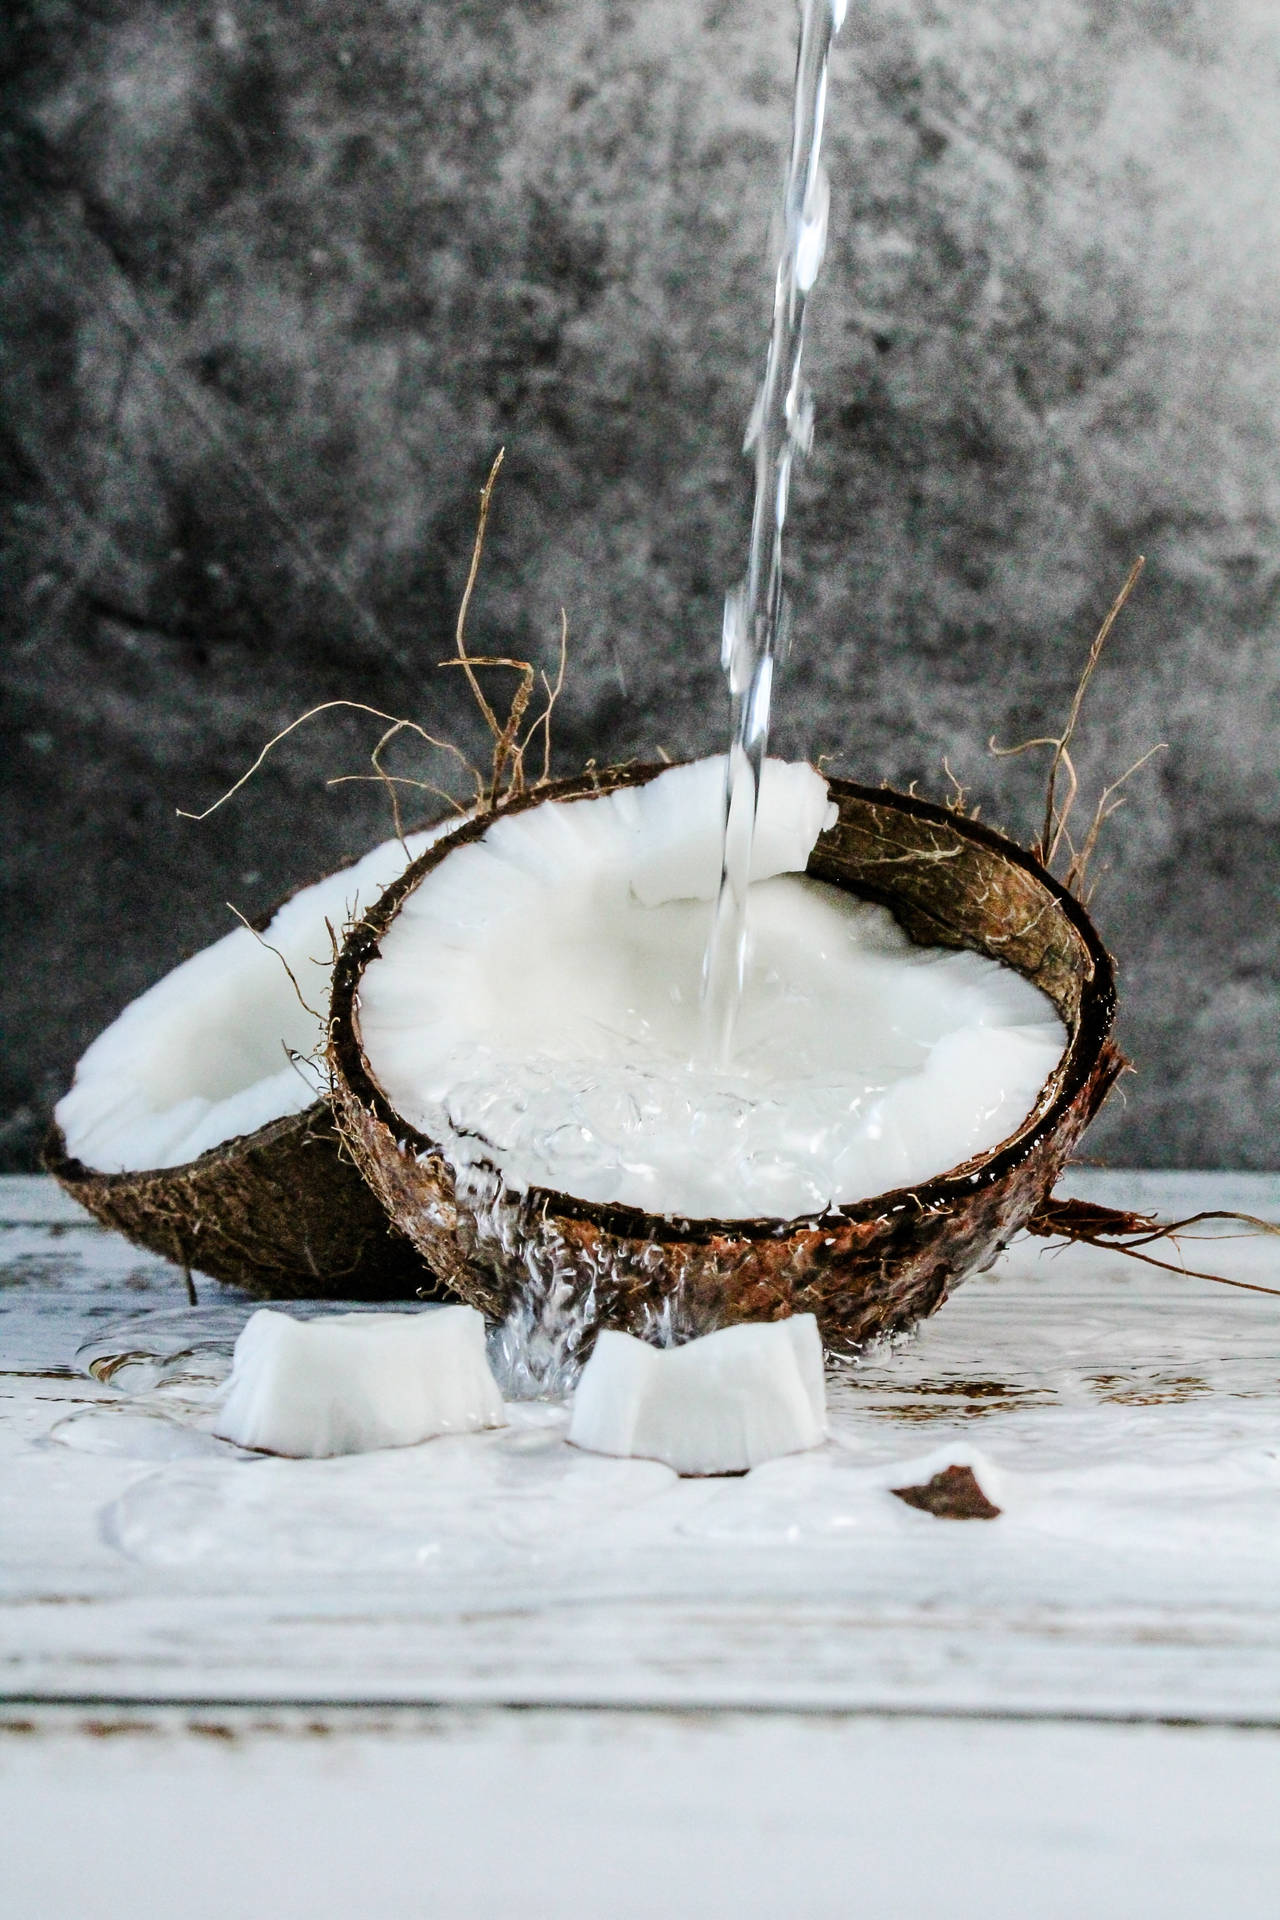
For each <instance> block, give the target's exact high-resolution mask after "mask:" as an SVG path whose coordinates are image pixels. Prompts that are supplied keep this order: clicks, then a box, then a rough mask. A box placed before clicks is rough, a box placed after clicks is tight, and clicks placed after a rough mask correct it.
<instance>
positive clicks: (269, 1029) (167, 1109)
mask: <svg viewBox="0 0 1280 1920" xmlns="http://www.w3.org/2000/svg"><path fill="white" fill-rule="evenodd" d="M455 824H456V822H455V821H453V820H445V821H442V822H441V823H440V824H439V825H438V826H435V827H430V828H427V829H426V830H425V831H423V832H420V833H413V834H409V835H408V836H407V837H406V839H405V840H404V841H403V842H401V841H400V840H388V841H386V842H384V843H383V845H381V846H378V847H375V848H374V849H373V851H372V852H371V853H368V854H366V855H365V856H364V858H363V859H362V860H359V861H357V862H356V863H355V864H354V865H353V866H350V867H344V868H343V869H342V870H341V871H340V872H338V873H334V874H330V875H329V877H328V878H327V879H325V880H321V881H319V882H318V883H317V884H316V885H315V886H310V887H304V888H302V889H301V891H299V892H298V893H295V894H294V895H293V897H292V899H290V900H288V901H286V902H285V904H284V905H283V906H282V907H281V908H280V910H279V912H278V913H277V914H276V915H275V917H274V919H273V920H272V921H271V924H270V926H269V927H267V928H266V930H265V931H264V932H263V933H262V935H261V936H260V937H259V936H257V935H255V934H253V933H251V932H250V931H249V929H248V928H247V927H237V928H236V929H235V930H234V932H232V933H228V934H226V935H225V936H224V937H223V938H222V939H221V940H218V941H215V942H214V944H213V945H212V946H211V947H205V948H204V949H203V951H201V952H200V953H197V954H194V955H193V956H192V958H191V959H190V960H184V961H183V962H182V964H181V966H177V967H175V968H174V969H173V971H172V972H171V973H167V974H166V975H165V976H164V978H163V979H162V980H159V981H157V982H156V984H155V986H153V987H150V988H148V990H147V991H146V993H143V994H140V995H139V997H138V998H137V999H136V1000H134V1001H133V1002H131V1004H130V1005H129V1006H127V1007H126V1008H125V1010H124V1012H123V1013H122V1014H121V1015H120V1016H119V1018H118V1019H116V1020H114V1021H113V1022H112V1024H111V1025H110V1026H109V1027H108V1028H106V1030H105V1031H104V1032H103V1033H101V1034H99V1036H98V1038H97V1039H96V1040H95V1041H94V1042H93V1044H92V1046H90V1047H89V1048H88V1050H87V1051H86V1053H85V1055H84V1057H83V1058H82V1059H81V1061H80V1063H79V1065H78V1066H77V1067H76V1072H75V1080H74V1082H73V1084H72V1087H71V1090H70V1092H69V1093H67V1095H66V1096H65V1097H64V1099H62V1100H61V1101H60V1102H59V1104H58V1107H57V1109H56V1113H55V1118H56V1120H57V1122H58V1125H59V1126H60V1127H61V1129H62V1133H63V1138H64V1139H65V1141H66V1144H67V1151H68V1152H69V1153H70V1154H71V1155H73V1156H74V1158H76V1159H77V1160H81V1161H83V1163H84V1164H85V1165H86V1166H87V1167H91V1168H93V1169H94V1170H95V1171H96V1172H99V1173H125V1172H137V1171H147V1170H150V1169H155V1168H162V1167H177V1166H183V1165H185V1164H186V1162H188V1161H190V1160H194V1159H195V1158H196V1157H197V1156H198V1155H199V1154H201V1153H204V1152H206V1151H207V1150H208V1149H209V1148H210V1147H217V1146H221V1145H222V1144H223V1143H224V1142H225V1141H228V1140H233V1139H235V1138H236V1137H237V1136H238V1135H241V1134H247V1133H253V1132H255V1131H256V1130H257V1129H258V1128H259V1127H262V1126H265V1125H266V1124H267V1123H268V1122H269V1121H272V1120H279V1119H283V1118H284V1117H285V1116H286V1115H288V1114H291V1113H300V1112H302V1110H303V1109H304V1108H306V1107H309V1106H310V1105H311V1104H312V1102H313V1101H314V1100H315V1099H316V1097H317V1095H318V1094H319V1093H320V1092H321V1091H323V1089H324V1087H325V1085H326V1079H325V1074H324V1069H323V1066H322V1064H321V1062H322V1057H323V1051H324V1044H325V1022H326V1019H327V1016H328V1007H329V977H330V974H331V972H332V949H331V944H330V936H329V930H328V926H327V925H326V922H328V924H329V926H332V927H333V928H334V930H335V932H337V933H338V935H339V936H341V934H342V930H343V928H344V927H345V926H346V924H347V923H348V921H349V920H350V919H351V918H352V917H353V916H354V915H355V914H356V913H358V912H359V911H360V910H361V908H362V907H367V906H369V905H370V903H371V902H372V901H374V900H376V899H377V897H378V895H379V894H380V893H381V892H382V891H383V890H384V889H385V888H386V887H388V886H390V884H391V882H392V881H393V880H394V879H396V878H397V876H398V875H399V874H400V873H402V872H403V870H404V868H405V866H406V864H407V863H408V861H409V860H411V859H416V858H417V856H418V855H419V854H420V853H421V852H423V851H424V849H425V848H426V847H428V846H430V845H431V843H432V842H433V841H434V840H437V839H438V838H439V837H440V835H441V834H442V833H446V832H448V831H449V830H450V828H451V827H452V826H454V825H455ZM273 948H274V949H275V951H274V952H273V951H271V949H273ZM285 962H287V963H288V970H286V966H285ZM289 971H292V973H293V976H294V979H295V980H296V981H297V987H298V991H295V988H294V984H293V981H292V980H290V978H289ZM299 994H300V995H301V998H300V997H299ZM303 1001H305V1002H306V1005H305V1006H304V1005H303V1004H302V1003H303ZM309 1009H310V1010H309Z"/></svg>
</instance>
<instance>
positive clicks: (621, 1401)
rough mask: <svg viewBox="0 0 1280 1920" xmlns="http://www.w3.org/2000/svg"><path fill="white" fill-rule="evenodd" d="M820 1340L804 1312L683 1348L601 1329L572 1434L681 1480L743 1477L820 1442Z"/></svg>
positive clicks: (823, 1423) (823, 1419) (823, 1421)
mask: <svg viewBox="0 0 1280 1920" xmlns="http://www.w3.org/2000/svg"><path fill="white" fill-rule="evenodd" d="M826 1430H827V1398H826V1385H825V1381H824V1377H823V1370H822V1341H821V1339H820V1338H819V1335H818V1323H817V1321H816V1320H815V1319H814V1317H813V1315H812V1314H811V1313H798V1314H794V1315H793V1316H792V1317H791V1318H790V1319H789V1320H774V1321H762V1322H759V1323H757V1324H755V1325H742V1326H736V1327H724V1328H722V1329H721V1330H720V1331H719V1332H717V1333H708V1334H703V1335H702V1337H701V1338H700V1339H697V1340H690V1341H688V1342H687V1343H686V1344H685V1345H684V1346H682V1347H666V1348H662V1347H652V1346H649V1345H648V1344H647V1343H646V1342H645V1341H643V1340H637V1339H635V1338H634V1337H633V1336H632V1335H631V1334H629V1333H613V1332H608V1331H606V1332H604V1333H601V1335H600V1336H599V1338H598V1339H597V1341H596V1344H595V1348H594V1350H593V1352H592V1355H591V1358H590V1360H588V1362H587V1364H586V1367H585V1368H584V1369H583V1374H582V1379H581V1381H580V1382H579V1384H578V1391H577V1394H576V1396H575V1398H574V1403H573V1417H572V1420H571V1422H570V1426H569V1438H570V1440H571V1441H572V1442H573V1444H574V1445H575V1446H578V1447H585V1448H586V1449H587V1450H588V1451H589V1452H591V1453H611V1454H617V1455H620V1456H622V1457H624V1458H625V1457H630V1458H637V1459H642V1460H661V1461H663V1462H664V1464H665V1465H667V1466H669V1467H673V1468H674V1469H675V1471H676V1472H677V1473H682V1474H711V1473H745V1472H747V1471H748V1470H749V1469H750V1468H751V1467H758V1466H759V1465H760V1464H761V1462H762V1461H765V1460H775V1459H777V1458H778V1456H779V1455H780V1454H784V1453H802V1452H804V1451H805V1449H806V1448H809V1447H818V1446H821V1445H822V1442H823V1440H824V1439H825V1438H826Z"/></svg>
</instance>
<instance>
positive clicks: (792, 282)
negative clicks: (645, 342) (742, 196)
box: [702, 0, 846, 1064]
mask: <svg viewBox="0 0 1280 1920" xmlns="http://www.w3.org/2000/svg"><path fill="white" fill-rule="evenodd" d="M845 6H846V0H801V19H800V44H799V50H798V54H797V59H796V84H795V104H794V109H793V116H792V133H791V159H790V164H789V166H788V169H787V178H786V186H785V189H784V193H783V206H782V212H783V232H782V247H781V253H780V257H779V260H778V268H777V277H776V281H775V285H774V300H773V329H772V333H771V336H770V340H769V354H768V359H767V361H766V363H765V374H764V380H763V382H762V384H761V387H760V391H759V393H758V394H757V396H756V403H755V407H754V410H753V411H752V415H751V420H750V424H749V425H748V428H747V438H746V450H747V451H748V452H753V453H754V455H755V473H756V491H755V506H754V510H753V513H752V520H751V542H750V547H749V549H748V557H747V572H746V576H745V578H744V579H743V581H742V583H741V584H740V585H739V586H737V587H735V588H734V589H733V590H732V591H731V592H730V593H729V594H728V595H727V596H726V599H725V609H724V633H723V640H722V644H721V652H720V663H721V666H722V667H723V669H724V672H725V675H726V677H727V679H728V682H729V693H730V698H731V701H732V713H733V718H732V729H731V734H730V741H729V754H728V760H727V763H726V773H725V789H724V840H723V851H722V857H721V871H720V888H719V893H718V896H717V899H716V905H715V911H714V915H713V918H712V923H711V935H710V939H709V940H708V943H707V950H706V953H705V956H704V958H703V966H702V1001H703V1035H704V1042H705V1048H706V1052H707V1053H708V1054H709V1055H710V1056H711V1057H713V1058H716V1059H718V1060H719V1061H720V1062H721V1064H726V1063H727V1061H728V1059H729V1056H730V1053H731V1051H732V1047H733V1030H734V1022H735V1018H736V1015H737V1009H738V1001H739V998H740V995H741V992H742V984H743V977H744V974H745V971H746V960H747V883H748V879H749V877H750V872H751V847H752V841H753V838H754V834H755V818H756V803H757V799H758V796H759V792H760V770H761V767H762V765H763V763H764V757H765V753H766V751H767V749H768V744H769V717H770V708H771V704H772V698H773V682H774V674H775V671H776V668H777V667H778V666H779V665H780V664H781V663H782V661H783V660H784V659H785V658H786V652H787V641H788V629H789V625H790V607H789V603H788V600H787V596H786V593H785V591H784V588H783V584H782V530H783V527H784V525H785V522H786V517H787V496H788V492H789V489H790V483H791V467H792V463H793V461H794V460H795V458H796V455H797V454H801V455H803V454H805V453H807V452H808V450H809V447H810V444H811V442H812V438H813V403H812V400H811V398H810V395H809V393H808V391H807V389H806V388H805V387H804V385H803V384H802V381H801V375H800V361H801V355H802V352H803V349H804V322H805V308H806V306H807V303H808V297H809V294H810V292H811V290H812V288H813V285H814V282H815V281H816V279H817V277H818V270H819V268H820V267H821V265H822V256H823V253H824V251H825V249H826V239H827V207H828V198H829V194H828V186H827V176H826V174H825V173H824V171H823V168H822V162H821V150H822V126H823V119H824V117H825V112H826V101H827V69H828V64H829V59H830V52H831V42H832V40H833V39H834V38H835V36H836V34H837V33H838V32H839V31H840V27H841V25H842V23H843V20H844V14H845Z"/></svg>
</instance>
